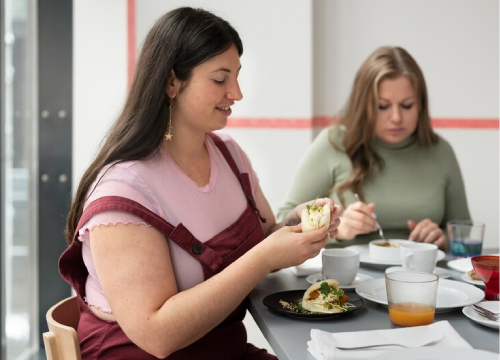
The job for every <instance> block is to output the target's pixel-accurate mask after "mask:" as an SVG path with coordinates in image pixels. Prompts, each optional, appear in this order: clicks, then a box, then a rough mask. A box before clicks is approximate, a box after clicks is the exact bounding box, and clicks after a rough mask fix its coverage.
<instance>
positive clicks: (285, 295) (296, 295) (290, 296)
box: [262, 290, 365, 320]
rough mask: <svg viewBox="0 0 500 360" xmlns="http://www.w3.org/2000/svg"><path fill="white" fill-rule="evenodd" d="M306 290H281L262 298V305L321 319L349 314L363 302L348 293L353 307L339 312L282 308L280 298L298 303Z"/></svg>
mask: <svg viewBox="0 0 500 360" xmlns="http://www.w3.org/2000/svg"><path fill="white" fill-rule="evenodd" d="M305 292H306V290H289V291H281V292H277V293H274V294H271V295H268V296H266V297H265V298H264V300H262V302H263V303H264V305H266V306H267V307H268V308H269V309H271V310H273V311H276V312H278V313H280V314H283V315H287V316H291V317H295V318H300V319H308V320H321V319H332V318H336V317H339V316H344V315H346V314H350V313H352V312H354V311H356V310H359V309H361V308H362V307H363V306H364V304H365V302H364V301H363V299H362V298H361V297H359V296H358V294H355V293H348V294H347V296H349V300H348V302H349V303H351V304H352V305H354V306H355V307H353V308H349V310H347V311H345V312H341V313H334V314H312V313H297V312H294V311H291V310H288V309H284V308H283V306H282V305H281V304H280V300H284V301H286V302H288V303H290V304H300V303H302V297H303V296H304V293H305Z"/></svg>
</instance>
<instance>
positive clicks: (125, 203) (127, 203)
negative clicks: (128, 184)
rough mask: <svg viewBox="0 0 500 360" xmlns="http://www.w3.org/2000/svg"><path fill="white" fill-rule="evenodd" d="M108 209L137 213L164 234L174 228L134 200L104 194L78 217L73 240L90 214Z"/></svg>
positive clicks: (76, 238) (167, 233)
mask: <svg viewBox="0 0 500 360" xmlns="http://www.w3.org/2000/svg"><path fill="white" fill-rule="evenodd" d="M108 210H118V211H125V212H128V213H131V214H133V215H137V216H139V217H140V218H141V219H144V220H145V221H147V222H148V223H149V224H151V225H152V226H153V227H154V228H156V229H158V230H159V231H161V232H162V233H163V234H165V235H166V236H168V235H169V234H170V233H171V232H172V231H173V230H174V226H172V225H171V224H169V223H168V222H166V221H165V220H164V219H163V218H161V217H160V216H158V215H157V214H155V213H154V212H152V211H151V210H149V209H148V208H146V207H144V206H143V205H141V204H139V203H138V202H136V201H134V200H130V199H127V198H124V197H121V196H104V197H102V198H99V199H97V200H95V201H93V202H91V203H90V204H89V206H87V208H86V209H85V211H84V212H83V214H82V216H81V217H80V221H79V222H78V225H77V227H76V230H75V233H74V234H73V241H76V240H78V231H79V230H80V229H81V227H82V226H83V225H84V224H85V223H86V222H87V221H88V220H89V219H90V218H91V217H92V216H94V215H95V214H98V213H101V212H104V211H108Z"/></svg>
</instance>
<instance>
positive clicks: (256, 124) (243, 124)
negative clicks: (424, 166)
mask: <svg viewBox="0 0 500 360" xmlns="http://www.w3.org/2000/svg"><path fill="white" fill-rule="evenodd" d="M333 123H338V118H333V117H329V116H315V117H313V118H312V119H311V118H229V119H228V122H227V127H231V128H255V129H310V128H315V127H326V126H328V125H330V124H333ZM432 127H434V128H436V129H438V128H454V129H494V130H498V128H499V119H495V118H491V119H488V118H486V119H482V118H478V119H457V118H433V119H432Z"/></svg>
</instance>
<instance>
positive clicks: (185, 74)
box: [65, 7, 243, 244]
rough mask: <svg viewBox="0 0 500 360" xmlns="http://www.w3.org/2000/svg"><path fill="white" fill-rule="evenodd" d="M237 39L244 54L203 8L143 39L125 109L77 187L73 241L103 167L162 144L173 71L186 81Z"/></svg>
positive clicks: (176, 13) (169, 19)
mask: <svg viewBox="0 0 500 360" xmlns="http://www.w3.org/2000/svg"><path fill="white" fill-rule="evenodd" d="M233 44H234V45H235V46H236V48H237V49H238V53H239V55H240V56H241V55H242V54H243V44H242V43H241V39H240V37H239V35H238V33H237V32H236V30H235V29H234V28H233V27H232V26H231V25H230V24H229V23H228V22H227V21H225V20H223V19H221V18H220V17H218V16H216V15H214V14H212V13H210V12H208V11H205V10H203V9H193V8H189V7H182V8H178V9H175V10H172V11H170V12H168V13H167V14H165V15H163V16H162V17H161V18H160V19H159V20H157V21H156V23H155V24H154V25H153V27H152V28H151V30H150V31H149V33H148V35H147V37H146V40H145V41H144V44H143V47H142V51H141V54H140V56H139V59H138V62H137V68H136V72H135V76H134V80H133V82H132V85H131V88H130V92H129V94H128V96H127V99H126V102H125V105H124V107H123V110H122V112H121V114H120V115H119V116H118V118H117V120H116V121H115V123H114V124H113V126H112V127H111V128H110V130H109V131H108V133H107V135H106V137H105V138H104V140H103V145H102V146H101V148H100V150H99V153H98V155H97V156H96V158H95V160H94V161H93V162H92V164H91V165H90V166H89V168H88V169H87V170H86V171H85V173H84V174H83V176H82V179H81V181H80V184H79V186H78V189H77V191H76V194H75V197H74V200H73V203H72V206H71V208H70V211H69V214H68V218H67V222H66V229H65V236H66V241H67V242H68V244H71V242H72V241H73V235H74V233H75V231H76V230H77V229H76V227H77V225H78V221H79V219H80V217H81V215H82V212H83V206H84V204H85V201H86V199H87V194H88V192H89V190H90V186H91V185H92V183H93V182H94V181H95V180H96V178H97V175H98V174H99V172H100V171H101V170H102V168H103V167H104V166H106V165H108V164H112V163H118V162H124V161H131V160H141V159H147V158H149V157H151V156H152V155H154V154H155V153H156V152H157V151H158V149H159V148H160V146H161V144H162V141H163V139H164V137H163V136H164V134H165V133H166V131H167V129H168V125H169V121H170V119H169V106H170V99H169V98H168V96H167V94H166V89H167V83H168V81H169V78H170V76H171V74H172V70H173V72H174V73H175V76H176V77H177V78H178V79H179V80H181V81H182V82H183V83H184V85H185V84H186V83H187V82H188V81H189V79H190V78H191V74H192V70H193V68H195V67H196V66H198V65H200V64H201V63H203V62H205V61H206V60H208V59H210V58H212V57H214V56H216V55H218V54H221V53H223V52H224V51H225V50H227V49H229V47H231V45H233Z"/></svg>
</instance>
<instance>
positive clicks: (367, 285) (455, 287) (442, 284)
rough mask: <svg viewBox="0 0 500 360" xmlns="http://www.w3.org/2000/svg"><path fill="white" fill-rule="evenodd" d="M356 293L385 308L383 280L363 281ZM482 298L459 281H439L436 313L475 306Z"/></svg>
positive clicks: (467, 285)
mask: <svg viewBox="0 0 500 360" xmlns="http://www.w3.org/2000/svg"><path fill="white" fill-rule="evenodd" d="M356 293H357V294H358V295H359V296H361V297H363V298H365V299H367V300H370V301H373V302H376V303H379V304H382V305H386V306H387V293H386V291H385V278H378V279H373V280H368V281H365V282H363V283H361V284H359V285H358V286H356ZM483 298H484V291H483V290H481V289H479V288H477V287H475V286H473V285H469V284H466V283H463V282H461V281H454V280H447V279H439V283H438V293H437V299H436V312H445V311H450V310H452V309H454V308H458V307H464V306H467V305H472V304H475V303H477V302H479V301H481V300H483Z"/></svg>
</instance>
